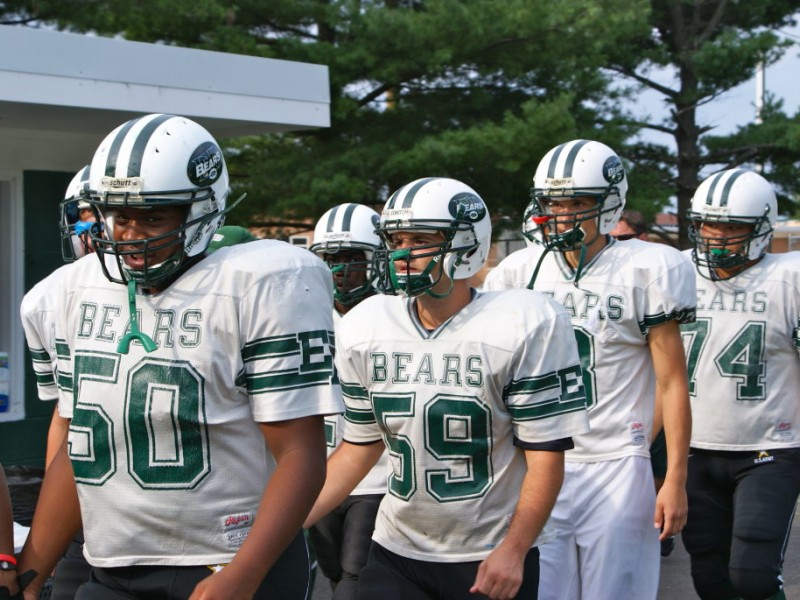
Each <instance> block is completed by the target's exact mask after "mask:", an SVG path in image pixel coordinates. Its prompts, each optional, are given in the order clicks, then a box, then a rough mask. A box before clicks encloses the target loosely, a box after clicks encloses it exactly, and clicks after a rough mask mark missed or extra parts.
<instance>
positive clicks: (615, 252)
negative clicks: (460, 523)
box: [484, 140, 695, 600]
mask: <svg viewBox="0 0 800 600" xmlns="http://www.w3.org/2000/svg"><path fill="white" fill-rule="evenodd" d="M627 190H628V179H627V175H626V173H625V169H624V167H623V165H622V162H621V160H620V158H619V157H618V156H617V154H616V153H615V152H614V151H613V150H612V149H611V148H609V147H608V146H606V145H605V144H602V143H600V142H596V141H592V140H573V141H570V142H567V143H564V144H560V145H558V146H556V147H555V148H553V149H551V150H550V151H549V152H548V153H547V154H546V155H545V156H544V158H543V159H542V160H541V162H540V163H539V165H538V166H537V168H536V173H535V175H534V187H533V190H532V201H531V203H530V205H529V206H530V211H529V213H528V215H527V218H526V220H525V221H526V222H525V223H524V226H523V227H524V229H528V230H529V231H530V234H531V235H532V237H533V239H534V240H536V243H534V244H532V245H531V246H529V247H527V248H524V249H522V250H519V251H517V252H515V253H513V254H512V255H510V256H508V257H507V258H506V259H504V260H503V261H502V262H501V263H500V264H499V265H498V266H497V267H496V268H495V269H494V270H492V271H491V272H490V273H489V275H488V276H487V279H486V283H485V284H484V287H485V289H508V288H525V287H529V288H532V289H536V290H540V291H541V292H544V293H546V294H548V295H550V296H551V297H553V298H554V299H555V300H557V301H558V302H559V303H560V304H562V305H563V306H564V307H565V308H566V310H567V311H568V313H569V314H570V317H571V320H572V325H573V327H574V330H575V337H576V338H577V341H578V349H579V351H580V357H581V366H582V367H583V381H584V387H585V388H586V397H587V402H588V405H589V423H590V426H591V428H590V431H589V433H587V434H584V435H578V436H575V438H574V440H575V448H573V449H572V450H569V451H567V453H566V457H565V459H566V466H565V477H564V485H563V487H562V489H561V494H560V495H559V498H558V501H557V502H556V505H555V508H554V509H553V517H552V519H553V522H554V525H555V526H556V530H557V533H558V536H557V538H556V540H555V541H554V542H552V543H549V544H546V545H544V546H543V547H542V549H541V553H542V560H541V563H542V575H541V585H540V588H539V591H540V594H539V595H540V598H547V599H555V598H558V599H566V598H585V599H592V600H594V599H595V598H637V599H645V600H646V599H654V598H655V597H656V594H657V592H658V577H659V542H658V540H659V530H660V532H661V534H660V535H661V538H662V539H666V538H667V537H669V536H671V535H674V534H675V533H676V532H678V531H680V530H681V528H682V527H683V525H684V523H685V520H686V511H687V507H686V489H685V483H686V456H687V452H688V446H689V435H690V427H691V423H690V408H689V398H688V393H687V382H686V366H685V363H684V362H683V346H682V343H681V336H680V330H679V326H678V324H679V323H681V322H684V321H688V320H691V319H692V318H693V317H694V308H695V287H694V278H693V277H692V267H691V263H690V262H689V261H687V260H686V259H685V258H684V257H683V256H681V254H680V252H678V251H677V250H675V249H673V248H670V247H667V246H665V245H662V244H650V243H646V242H642V241H639V240H630V241H627V242H624V243H623V242H617V241H615V240H614V239H613V238H612V237H610V236H609V233H610V232H611V231H612V230H613V229H614V226H615V225H616V224H617V221H618V220H619V217H620V213H622V210H623V208H624V207H625V195H626V192H627ZM657 400H658V401H660V402H661V403H662V406H663V421H664V429H665V434H666V440H667V448H668V450H669V453H668V460H669V463H668V468H667V473H666V478H665V482H664V485H663V486H662V488H661V490H660V491H659V492H658V495H657V496H656V494H655V488H654V483H653V473H652V470H651V467H650V460H649V446H650V441H651V439H652V429H653V415H654V410H655V409H654V407H655V402H656V401H657Z"/></svg>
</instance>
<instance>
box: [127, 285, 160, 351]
mask: <svg viewBox="0 0 800 600" xmlns="http://www.w3.org/2000/svg"><path fill="white" fill-rule="evenodd" d="M128 307H129V309H130V313H131V330H130V331H129V332H128V333H126V334H125V335H123V336H122V339H121V340H120V341H119V344H117V352H119V353H120V354H127V353H128V350H129V349H130V345H131V341H133V340H139V341H140V342H141V344H142V346H144V349H145V352H152V351H153V350H156V349H157V348H158V344H156V343H155V342H154V341H153V338H151V337H150V336H149V335H147V334H146V333H142V332H141V330H140V329H139V316H138V313H137V312H136V282H135V281H134V280H133V279H130V280H128Z"/></svg>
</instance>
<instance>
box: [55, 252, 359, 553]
mask: <svg viewBox="0 0 800 600" xmlns="http://www.w3.org/2000/svg"><path fill="white" fill-rule="evenodd" d="M62 289H63V292H62V296H61V298H60V301H59V305H58V314H57V320H56V334H57V336H58V338H59V339H58V341H57V344H58V361H59V362H58V365H59V371H60V377H59V388H60V389H59V393H60V394H62V395H63V396H64V397H65V402H64V404H65V405H67V406H68V409H69V410H68V411H65V413H64V414H65V416H67V417H71V418H72V422H71V425H70V432H69V448H70V458H71V460H72V465H73V470H74V473H75V479H76V482H77V484H78V493H79V496H80V503H81V513H82V517H83V528H84V535H85V539H86V543H85V546H84V553H85V555H86V558H87V560H88V561H89V563H90V564H92V565H94V566H100V567H117V566H126V565H145V564H146V565H207V564H219V563H227V562H229V561H230V560H231V559H232V557H233V555H234V554H235V552H236V550H237V549H238V548H239V547H240V546H241V544H242V542H243V541H244V539H245V537H246V536H247V533H248V532H249V531H250V527H251V525H252V523H253V520H254V518H255V514H256V510H257V508H258V505H259V502H260V500H261V496H262V493H263V490H264V487H265V486H266V484H267V481H268V480H269V477H270V474H271V472H272V470H273V469H274V465H275V461H274V458H273V457H272V456H271V455H270V454H269V450H268V448H267V447H266V444H265V441H264V437H263V434H262V432H261V429H260V427H259V425H258V422H273V421H284V420H288V419H295V418H299V417H304V416H308V415H315V414H331V413H338V412H341V411H342V410H343V409H344V406H343V404H342V401H341V392H340V389H339V385H338V380H337V378H336V374H335V369H334V365H333V356H332V354H333V353H332V350H333V322H332V320H331V308H328V309H327V310H320V307H325V306H328V307H332V305H333V298H332V292H331V290H332V281H331V275H330V271H329V269H328V268H327V267H326V265H325V264H324V263H323V262H322V261H320V260H319V259H318V258H316V257H315V256H314V255H313V254H311V253H310V252H308V251H306V250H303V249H299V248H295V247H292V246H290V245H289V244H285V243H283V242H277V241H272V240H264V241H256V242H251V243H249V244H243V245H239V246H234V247H230V248H226V249H223V250H219V251H218V252H215V253H214V254H212V255H210V256H208V257H206V258H204V259H203V260H201V261H200V262H199V263H197V264H195V265H194V266H192V267H191V268H190V269H189V270H188V271H186V272H185V273H183V274H182V275H181V276H180V278H179V279H178V280H176V281H175V282H174V283H172V284H171V285H170V286H169V287H168V288H167V289H166V290H165V291H163V292H160V293H157V294H153V295H149V296H147V295H140V294H137V295H136V297H135V302H136V309H137V313H138V320H139V326H140V330H141V331H142V332H143V333H144V334H146V335H148V336H149V337H151V338H152V339H153V340H154V341H155V342H156V343H157V344H158V348H157V349H156V350H154V351H152V352H149V353H148V352H146V351H145V350H144V348H143V346H142V345H141V344H140V343H138V342H134V343H131V345H130V349H129V352H128V353H127V354H121V353H120V352H119V351H118V344H119V342H120V339H121V338H122V336H123V335H124V334H125V333H126V332H128V331H129V330H130V307H129V297H128V288H127V287H126V286H123V285H119V284H115V283H111V282H109V281H108V280H107V279H106V278H105V276H104V275H103V273H102V271H101V269H100V265H99V264H98V263H97V262H94V261H81V262H78V263H75V267H74V269H73V270H72V271H71V272H70V284H69V285H68V286H62Z"/></svg>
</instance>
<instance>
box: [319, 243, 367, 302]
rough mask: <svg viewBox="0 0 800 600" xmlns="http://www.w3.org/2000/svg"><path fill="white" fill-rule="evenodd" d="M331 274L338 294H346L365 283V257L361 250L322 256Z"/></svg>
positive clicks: (342, 251)
mask: <svg viewBox="0 0 800 600" xmlns="http://www.w3.org/2000/svg"><path fill="white" fill-rule="evenodd" d="M322 260H324V261H325V262H326V263H327V264H328V266H329V267H330V268H331V273H333V282H334V283H335V284H336V288H337V289H338V290H339V292H341V293H343V294H346V293H347V292H350V291H352V290H354V289H356V288H358V287H360V286H362V285H364V284H365V283H366V282H367V256H366V254H364V251H363V250H356V249H348V250H340V251H339V252H336V253H333V254H328V253H325V254H323V255H322Z"/></svg>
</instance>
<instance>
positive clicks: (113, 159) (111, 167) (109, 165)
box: [105, 119, 139, 177]
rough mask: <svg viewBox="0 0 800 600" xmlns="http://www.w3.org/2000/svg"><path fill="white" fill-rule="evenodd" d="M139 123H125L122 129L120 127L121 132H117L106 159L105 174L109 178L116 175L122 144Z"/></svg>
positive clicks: (133, 120)
mask: <svg viewBox="0 0 800 600" xmlns="http://www.w3.org/2000/svg"><path fill="white" fill-rule="evenodd" d="M138 121H139V119H131V120H130V121H128V122H127V123H125V124H124V125H123V126H122V127H120V129H119V131H118V132H117V136H116V137H115V138H114V141H113V142H111V148H110V149H109V150H108V158H106V169H105V174H106V176H107V177H114V176H115V175H116V171H117V159H118V158H119V149H120V148H121V147H122V142H123V140H125V136H127V135H128V132H129V131H130V130H131V127H133V126H134V125H135V124H136V123H137V122H138Z"/></svg>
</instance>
